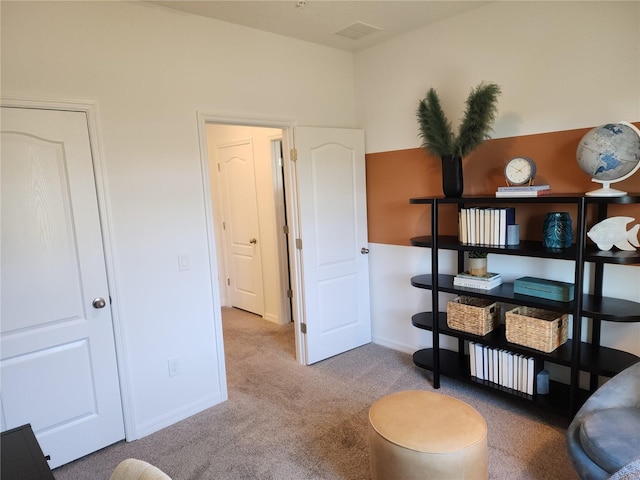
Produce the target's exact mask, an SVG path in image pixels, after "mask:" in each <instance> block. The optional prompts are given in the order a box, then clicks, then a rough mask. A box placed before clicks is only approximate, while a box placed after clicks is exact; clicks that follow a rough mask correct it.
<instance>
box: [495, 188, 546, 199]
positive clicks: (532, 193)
mask: <svg viewBox="0 0 640 480" xmlns="http://www.w3.org/2000/svg"><path fill="white" fill-rule="evenodd" d="M550 193H551V187H550V186H549V185H518V186H513V187H498V191H497V192H496V197H539V196H541V195H549V194H550Z"/></svg>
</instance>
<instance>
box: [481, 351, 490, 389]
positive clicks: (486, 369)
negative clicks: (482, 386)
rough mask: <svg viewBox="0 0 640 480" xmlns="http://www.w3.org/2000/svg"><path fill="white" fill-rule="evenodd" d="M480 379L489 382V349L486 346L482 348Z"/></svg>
mask: <svg viewBox="0 0 640 480" xmlns="http://www.w3.org/2000/svg"><path fill="white" fill-rule="evenodd" d="M482 367H483V369H482V370H483V373H482V379H483V380H489V347H487V346H486V345H483V346H482Z"/></svg>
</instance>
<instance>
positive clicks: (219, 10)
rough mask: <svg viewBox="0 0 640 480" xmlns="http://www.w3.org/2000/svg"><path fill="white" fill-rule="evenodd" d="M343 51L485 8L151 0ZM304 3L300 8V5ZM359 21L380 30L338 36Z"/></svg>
mask: <svg viewBox="0 0 640 480" xmlns="http://www.w3.org/2000/svg"><path fill="white" fill-rule="evenodd" d="M147 3H151V4H154V5H160V6H163V7H166V8H171V9H174V10H179V11H182V12H186V13H191V14H195V15H201V16H205V17H210V18H215V19H217V20H222V21H225V22H230V23H236V24H239V25H244V26H247V27H251V28H255V29H258V30H264V31H267V32H271V33H276V34H280V35H284V36H287V37H293V38H297V39H300V40H305V41H308V42H313V43H318V44H321V45H326V46H329V47H333V48H339V49H342V50H349V51H358V50H362V49H364V48H367V47H370V46H372V45H376V44H378V43H382V42H384V41H386V40H389V39H390V38H393V37H395V36H398V35H401V34H403V33H407V32H410V31H412V30H416V29H419V28H422V27H424V26H427V25H429V24H431V23H434V22H438V21H440V20H443V19H445V18H448V17H452V16H454V15H458V14H460V13H463V12H465V11H467V10H471V9H473V8H477V7H479V6H481V5H484V4H486V3H489V2H486V1H463V0H444V1H432V0H409V1H407V0H386V1H373V0H371V1H370V0H355V1H353V0H306V1H304V0H261V1H253V0H233V1H230V0H226V1H223V0H197V1H191V0H170V1H151V2H147ZM298 4H300V6H298ZM356 22H360V23H364V24H367V25H372V26H374V27H377V28H380V29H381V30H376V31H374V32H373V33H371V34H369V35H366V36H364V37H362V38H359V39H356V40H354V39H351V38H346V37H343V36H339V35H336V32H337V31H339V30H342V29H344V28H345V27H348V26H350V25H352V24H354V23H356Z"/></svg>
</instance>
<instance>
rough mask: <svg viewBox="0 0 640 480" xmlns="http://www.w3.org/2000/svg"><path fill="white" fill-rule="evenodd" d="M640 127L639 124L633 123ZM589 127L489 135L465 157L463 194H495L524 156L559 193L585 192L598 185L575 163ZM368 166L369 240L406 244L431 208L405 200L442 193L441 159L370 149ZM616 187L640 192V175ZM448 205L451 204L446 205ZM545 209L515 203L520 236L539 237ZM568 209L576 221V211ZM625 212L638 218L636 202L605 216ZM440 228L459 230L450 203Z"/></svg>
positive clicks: (424, 228)
mask: <svg viewBox="0 0 640 480" xmlns="http://www.w3.org/2000/svg"><path fill="white" fill-rule="evenodd" d="M635 125H636V126H639V127H640V122H638V123H635ZM589 130H590V129H589V128H584V129H577V130H565V131H560V132H551V133H541V134H536V135H523V136H518V137H509V138H500V139H492V140H488V141H486V142H484V143H483V144H482V145H480V147H478V148H477V149H476V150H475V151H474V152H473V153H472V154H470V155H469V156H468V157H466V158H464V159H463V161H462V168H463V172H464V195H475V194H486V195H494V194H495V191H496V190H497V188H498V187H499V186H502V185H505V180H504V175H503V170H504V165H505V163H506V162H507V160H509V159H510V158H512V157H515V156H518V155H526V156H529V157H531V158H533V159H534V161H535V162H536V166H537V175H536V183H537V184H544V183H548V184H549V185H551V189H552V191H553V192H557V193H584V192H587V191H589V190H594V189H596V188H599V184H596V183H593V182H592V181H591V179H590V178H589V177H588V176H587V175H586V174H585V173H584V172H583V171H582V170H581V169H580V167H578V164H577V162H576V148H577V146H578V143H579V142H580V140H581V139H582V137H583V136H584V135H585V133H587V132H588V131H589ZM366 167H367V210H368V213H367V216H368V222H369V242H371V243H384V244H389V245H409V244H410V243H409V239H410V238H411V237H415V236H418V235H428V234H430V232H431V227H430V222H431V220H430V219H431V214H430V212H429V207H428V206H424V205H410V204H409V198H412V197H431V196H441V195H442V176H441V166H440V159H439V158H436V157H433V156H431V155H429V154H427V153H426V152H425V151H424V150H423V149H422V148H414V149H409V150H397V151H393V152H381V153H369V154H367V155H366ZM614 187H615V188H618V189H621V190H626V191H628V192H640V173H637V174H635V175H633V176H631V177H630V178H628V179H627V180H624V181H622V182H619V183H616V184H615V185H614ZM447 208H449V207H447ZM548 209H549V206H548V205H546V206H544V208H543V209H542V208H540V207H537V206H535V205H519V206H518V210H517V213H516V221H517V223H519V224H520V232H521V238H523V239H530V240H536V239H540V238H541V237H542V221H543V218H544V212H546V211H548ZM559 209H561V210H563V211H569V212H570V213H571V216H572V218H573V219H574V226H575V215H576V212H575V210H573V211H572V210H571V209H567V206H566V205H563V206H560V208H559ZM612 214H615V215H628V216H631V217H634V218H636V220H638V221H640V207H639V206H638V205H631V206H616V207H615V211H614V212H610V213H609V216H611V215H612ZM440 219H441V223H440V229H441V230H442V232H443V233H445V234H456V233H457V210H456V206H455V205H451V206H450V212H449V210H447V211H445V213H444V214H441V216H440Z"/></svg>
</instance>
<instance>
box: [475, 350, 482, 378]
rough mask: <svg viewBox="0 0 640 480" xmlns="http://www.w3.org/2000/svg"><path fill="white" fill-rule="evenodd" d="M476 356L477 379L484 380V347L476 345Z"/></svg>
mask: <svg viewBox="0 0 640 480" xmlns="http://www.w3.org/2000/svg"><path fill="white" fill-rule="evenodd" d="M474 347H475V356H476V377H477V378H478V379H480V380H484V362H483V350H482V347H483V345H479V344H477V343H476V344H474Z"/></svg>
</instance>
